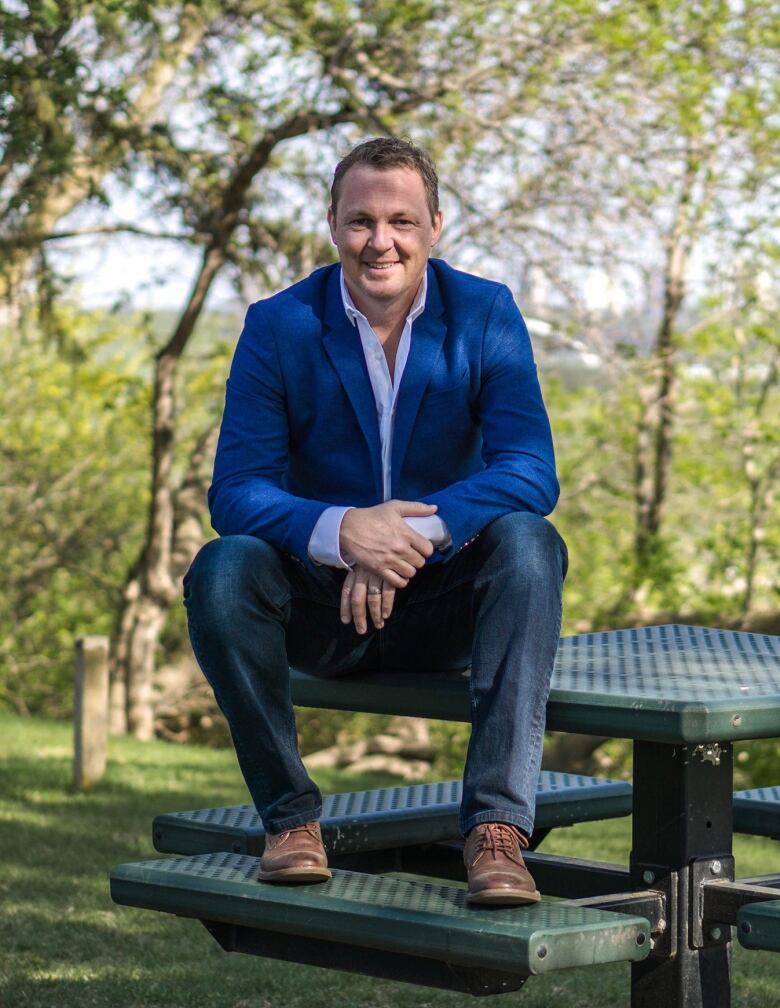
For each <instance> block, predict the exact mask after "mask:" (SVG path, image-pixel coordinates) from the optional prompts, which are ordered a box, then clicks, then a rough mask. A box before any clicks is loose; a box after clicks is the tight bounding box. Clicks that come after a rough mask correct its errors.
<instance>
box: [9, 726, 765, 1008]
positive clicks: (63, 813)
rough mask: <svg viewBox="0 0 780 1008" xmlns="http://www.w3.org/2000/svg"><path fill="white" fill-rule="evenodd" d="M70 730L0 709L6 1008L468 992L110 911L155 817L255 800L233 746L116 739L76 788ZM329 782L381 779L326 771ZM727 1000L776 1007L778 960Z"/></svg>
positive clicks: (570, 845) (508, 1002)
mask: <svg viewBox="0 0 780 1008" xmlns="http://www.w3.org/2000/svg"><path fill="white" fill-rule="evenodd" d="M71 752H72V750H71V733H70V729H69V727H68V725H65V724H58V723H51V722H45V721H37V720H21V719H19V718H16V717H13V716H10V715H3V714H0V1005H1V1006H2V1008H22V1006H31V1008H93V1006H95V1008H157V1006H163V1005H165V1006H176V1008H179V1006H180V1008H200V1006H208V1008H277V1006H278V1008H282V1006H284V1008H326V1006H327V1008H330V1006H332V1005H339V1006H345V1008H352V1006H355V1008H358V1006H360V1008H362V1006H365V1005H371V1006H376V1008H384V1006H387V1008H391V1006H392V1008H412V1006H414V1008H442V1006H445V1005H455V1004H462V1005H464V1006H465V1005H468V1004H472V1003H473V1000H472V998H471V997H470V996H469V995H464V994H451V993H447V992H442V991H436V990H429V989H427V988H422V987H414V986H410V985H407V984H401V983H393V982H389V981H383V980H374V979H371V978H366V977H358V976H352V975H348V974H345V973H338V972H335V971H326V970H321V969H317V968H315V967H309V966H299V965H294V964H289V963H280V962H273V961H268V960H263V959H259V958H256V957H253V956H242V955H235V954H233V955H230V954H227V953H225V952H222V951H221V949H220V948H219V947H218V946H217V945H216V943H215V942H214V941H213V939H211V938H210V937H209V935H208V934H207V932H206V931H205V929H204V928H203V927H202V926H201V925H200V924H199V923H197V922H196V921H191V920H183V919H180V918H176V917H172V916H168V915H165V914H158V913H152V912H148V911H142V910H134V909H131V908H127V907H119V906H115V905H114V904H113V903H112V902H111V899H110V898H109V895H108V872H109V870H110V868H111V866H112V865H114V864H117V863H120V862H123V861H133V860H141V859H144V858H148V857H152V856H154V851H153V848H152V845H151V839H150V832H151V831H150V826H151V821H152V819H153V817H154V815H155V814H156V813H158V812H163V811H173V810H176V809H186V808H198V807H201V808H202V807H205V806H210V805H221V804H227V803H233V802H240V801H246V800H247V799H246V794H245V790H244V787H243V783H242V781H241V778H240V776H239V773H238V770H237V767H236V764H235V760H234V757H233V755H232V753H229V752H221V751H215V750H212V749H205V748H198V747H195V746H187V747H184V746H175V745H168V744H165V743H161V742H155V743H151V744H142V743H138V742H135V741H134V740H131V739H115V740H113V741H112V743H111V752H110V765H109V771H108V773H107V775H106V777H105V779H104V781H103V782H102V783H101V784H100V785H99V786H98V787H97V788H96V789H95V790H94V791H93V792H92V793H91V794H88V795H81V794H73V793H72V792H71V790H70V778H71ZM317 781H318V783H319V784H320V786H321V787H322V789H323V790H326V791H333V790H354V789H358V788H362V787H365V786H369V787H373V786H379V785H381V784H385V783H389V782H390V781H389V780H388V779H387V778H384V779H382V778H379V777H372V778H367V777H360V778H355V777H349V776H347V775H345V774H343V773H334V772H330V773H319V774H317ZM735 846H736V856H737V864H738V869H739V874H742V875H750V874H758V873H760V872H765V871H778V872H780V852H779V851H778V845H777V844H776V843H774V842H772V841H768V840H761V839H757V838H748V837H740V838H737V841H736V845H735ZM628 847H629V826H628V822H627V821H626V820H621V821H616V822H609V823H591V824H583V825H581V826H577V827H575V828H573V829H569V830H559V831H557V833H554V834H552V835H551V836H550V837H549V838H548V840H547V841H546V843H545V845H544V848H543V849H544V850H545V851H551V852H558V853H563V854H570V855H574V856H582V857H592V858H593V857H595V858H598V859H601V860H613V861H620V862H624V863H625V861H626V860H627V856H628ZM733 972H734V995H733V1006H734V1008H780V957H775V956H773V955H772V954H770V953H761V952H745V951H743V950H742V949H741V948H739V947H736V948H735V952H734V970H733ZM628 973H629V968H628V966H624V965H618V966H613V967H595V968H592V969H578V970H569V971H565V972H561V973H557V974H552V975H550V976H548V977H543V978H532V979H531V980H529V982H528V984H527V985H526V987H525V989H524V990H523V991H520V992H518V993H515V994H507V995H502V997H501V998H500V999H499V1000H498V1001H496V1002H495V1003H496V1004H500V1005H502V1006H506V1008H511V1006H512V1005H517V1006H518V1008H521V1006H522V1008H547V1006H549V1005H552V1004H565V1005H566V1006H567V1008H605V1006H612V1005H615V1006H618V1005H622V1006H628V1004H629V995H628Z"/></svg>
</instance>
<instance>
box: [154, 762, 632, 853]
mask: <svg viewBox="0 0 780 1008" xmlns="http://www.w3.org/2000/svg"><path fill="white" fill-rule="evenodd" d="M461 792H462V784H461V782H460V781H459V780H454V781H445V782H443V783H438V784H435V783H432V784H412V785H408V786H405V787H390V788H377V789H374V790H370V791H351V792H346V793H344V794H332V795H324V796H323V815H322V818H321V820H320V825H321V827H322V834H323V840H324V842H325V846H326V847H327V850H328V853H329V854H334V855H335V854H348V853H353V852H357V851H370V850H380V849H383V848H390V847H404V846H411V845H414V844H423V843H434V842H436V841H442V840H451V839H457V838H458V837H459V836H460V833H459V830H458V808H459V806H460V799H461ZM536 808H537V814H536V830H535V833H534V836H533V838H532V844H531V846H532V847H534V848H535V847H536V846H538V844H539V843H540V842H541V840H542V839H543V838H544V836H545V835H546V834H547V833H548V832H549V830H551V829H553V828H555V827H558V826H571V825H572V824H574V823H578V822H586V821H590V820H594V819H611V818H615V817H617V816H626V815H629V814H630V813H631V785H630V784H629V783H627V782H626V781H615V780H604V779H600V778H597V777H584V776H581V775H579V774H566V773H551V772H549V771H543V772H542V774H541V776H540V779H539V784H538V787H537V793H536ZM152 836H153V841H154V846H155V849H156V850H158V851H161V852H163V853H169V854H205V853H211V852H214V851H230V852H232V853H235V854H252V855H257V856H259V855H260V854H262V852H263V845H264V830H263V826H262V823H261V821H260V819H259V818H258V815H257V812H256V811H255V809H254V806H252V805H234V806H228V807H223V808H213V809H198V810H196V811H192V812H168V813H164V814H162V815H159V816H157V817H156V818H155V820H154V825H153V828H152Z"/></svg>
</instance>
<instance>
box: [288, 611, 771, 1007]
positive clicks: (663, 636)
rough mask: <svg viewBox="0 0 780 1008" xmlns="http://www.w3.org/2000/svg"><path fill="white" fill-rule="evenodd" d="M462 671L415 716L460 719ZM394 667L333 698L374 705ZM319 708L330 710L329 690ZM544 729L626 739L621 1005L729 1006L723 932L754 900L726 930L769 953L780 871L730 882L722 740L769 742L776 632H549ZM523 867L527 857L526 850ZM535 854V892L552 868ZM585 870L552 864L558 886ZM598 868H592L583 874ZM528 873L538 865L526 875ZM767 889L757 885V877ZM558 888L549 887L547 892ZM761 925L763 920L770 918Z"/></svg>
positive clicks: (305, 694) (727, 744)
mask: <svg viewBox="0 0 780 1008" xmlns="http://www.w3.org/2000/svg"><path fill="white" fill-rule="evenodd" d="M467 675H468V673H467V672H465V671H464V672H463V673H461V676H460V678H461V679H462V680H463V682H459V681H458V678H459V677H457V676H455V677H453V676H443V677H441V678H440V681H438V682H436V681H435V678H434V677H430V678H429V679H428V680H427V683H426V686H427V689H426V691H425V695H424V696H421V695H420V694H419V693H418V695H417V696H416V697H415V701H414V707H415V710H414V711H411V710H408V711H405V712H404V713H416V714H419V715H422V716H426V717H432V718H447V719H451V720H461V721H468V720H469V709H468V703H469V697H468V690H467V689H466V688H464V684H465V682H466V681H467ZM400 682H402V673H396V674H393V673H385V674H380V675H379V676H377V677H372V678H371V680H368V679H366V680H363V681H361V682H360V683H357V682H354V681H349V680H345V681H344V683H343V692H341V691H340V694H339V698H338V701H339V702H338V706H341V702H342V701H343V705H344V707H345V708H348V709H351V704H352V703H353V702H355V701H356V700H357V697H356V696H350V695H349V694H350V693H351V691H352V690H359V691H360V693H361V697H362V702H361V709H362V710H375V711H382V710H385V709H387V707H388V704H389V703H390V697H391V696H392V694H393V690H394V688H395V687H397V686H398V685H399V683H400ZM321 689H322V683H319V682H318V681H317V680H313V679H311V678H310V677H306V678H304V677H300V676H299V677H298V681H297V683H296V687H295V695H296V702H297V703H301V704H306V705H308V704H312V705H315V706H316V705H318V702H319V700H322V699H324V697H322V696H319V697H318V695H317V694H318V691H319V690H321ZM328 705H329V706H331V707H332V706H336V702H335V699H334V698H333V697H331V699H330V700H329V701H328ZM547 727H548V729H550V730H556V731H566V732H581V733H592V734H599V735H607V736H612V737H620V738H630V739H633V740H634V780H633V788H634V794H633V817H632V841H633V842H632V851H631V859H630V864H629V868H628V872H627V876H626V882H627V884H628V885H627V889H628V890H629V891H641V890H644V891H646V893H658V894H659V897H658V898H657V899H656V900H655V904H654V905H655V907H656V910H655V911H653V916H652V918H651V925H652V927H653V928H654V931H653V941H652V949H651V952H650V955H649V956H648V957H647V958H646V959H644V960H642V961H641V962H635V963H633V965H632V981H631V990H632V1006H633V1008H658V1006H659V1005H664V1006H667V1008H678V1006H679V1008H726V1006H727V1005H729V1004H730V975H729V963H730V956H729V944H730V940H731V926H732V925H736V924H737V923H738V921H737V915H738V913H740V923H741V924H747V923H748V916H749V915H748V912H747V911H746V910H742V908H743V907H745V906H746V905H747V904H750V903H753V904H757V903H763V902H765V901H766V902H765V905H764V906H763V907H762V908H761V915H760V920H761V922H762V923H764V928H765V932H766V933H767V935H768V936H769V937H768V938H767V939H766V941H765V942H764V943H763V944H762V945H757V943H756V937H755V936H756V930H757V929H756V928H755V927H751V930H749V931H748V930H745V929H744V928H743V927H740V928H739V929H738V935H739V938H740V940H741V941H742V943H743V944H744V945H745V946H746V947H753V948H755V947H763V948H772V949H775V950H780V937H779V936H780V912H779V911H778V907H780V904H777V903H775V905H774V906H772V905H771V902H770V901H772V900H775V901H777V898H778V895H780V892H779V891H778V890H780V877H778V878H776V879H774V878H762V879H761V882H762V884H761V885H756V884H755V883H754V882H753V881H748V880H745V881H743V882H740V883H734V882H733V879H734V859H733V856H732V828H733V825H732V789H733V783H732V779H733V743H734V742H735V741H737V740H743V739H756V738H766V737H775V736H780V638H777V637H774V636H769V635H765V634H752V633H741V632H736V631H728V630H718V629H710V628H705V627H693V626H681V625H667V626H657V627H642V628H637V629H627V630H613V631H605V632H603V633H591V634H578V635H576V636H573V637H565V638H562V640H561V642H560V646H559V649H558V655H557V658H556V663H555V671H554V674H553V680H552V688H551V691H550V698H549V702H548V707H547ZM528 860H529V862H531V863H532V864H533V862H534V860H535V858H534V855H532V854H531V855H529V859H528ZM546 862H547V859H545V865H544V869H543V870H544V875H545V880H546V882H547V886H546V888H545V889H543V891H546V892H549V891H550V886H551V885H552V878H551V876H552V875H554V874H555V868H554V866H552V867H551V866H550V865H549V864H548V863H546ZM590 870H591V869H589V867H588V866H587V865H586V864H584V863H582V864H581V865H579V866H576V867H575V866H571V865H566V866H564V867H563V868H562V869H561V872H562V874H563V875H564V877H565V878H566V881H567V883H568V885H569V886H571V885H572V884H573V882H574V879H573V875H575V874H579V872H580V871H581V872H582V873H583V876H584V878H583V880H582V881H581V884H582V885H585V886H587V876H588V874H589V871H590ZM602 870H603V868H602V867H593V869H592V872H593V877H594V878H595V877H596V876H597V875H598V874H599V873H600V872H601V871H602ZM537 874H538V872H537ZM770 882H771V883H772V884H771V885H770V884H769V883H770ZM566 887H567V886H566V883H564V884H563V885H558V886H556V889H557V890H558V893H559V894H563V893H564V892H565V891H566ZM653 899H654V897H650V896H648V895H646V894H645V895H643V894H642V893H641V892H638V894H637V896H636V899H635V900H633V901H632V900H631V899H623V900H622V901H620V900H617V899H614V900H613V899H612V898H611V896H610V895H609V894H606V895H603V896H598V897H595V898H592V899H589V898H587V897H586V898H585V900H584V901H583V900H580V901H579V905H580V906H585V905H587V906H591V907H600V908H603V909H606V908H610V909H617V908H618V906H617V904H618V903H620V904H621V906H620V907H619V909H623V910H625V911H626V912H633V913H636V912H640V914H641V912H642V909H643V907H644V908H645V909H650V904H649V903H648V900H649V901H650V902H653ZM770 921H774V925H775V926H774V927H772V926H770Z"/></svg>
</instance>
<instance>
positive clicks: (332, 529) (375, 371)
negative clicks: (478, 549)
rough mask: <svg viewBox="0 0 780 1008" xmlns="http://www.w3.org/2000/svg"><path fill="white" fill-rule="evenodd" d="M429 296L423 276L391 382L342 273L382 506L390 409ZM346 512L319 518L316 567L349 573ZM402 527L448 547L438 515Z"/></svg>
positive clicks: (312, 545) (313, 550) (313, 545)
mask: <svg viewBox="0 0 780 1008" xmlns="http://www.w3.org/2000/svg"><path fill="white" fill-rule="evenodd" d="M427 293H428V278H427V275H426V274H425V273H423V279H422V283H421V284H420V289H419V291H418V293H417V297H416V298H415V299H414V302H413V304H412V307H411V308H410V310H409V314H408V315H407V316H406V322H405V323H404V328H403V332H402V333H401V341H400V343H399V344H398V352H397V353H396V358H395V371H394V375H393V378H391V377H390V369H389V367H388V366H387V358H386V356H385V351H384V349H383V348H382V344H381V343H380V342H379V337H378V336H377V334H376V333H375V332H374V330H373V329H372V328H371V325H370V323H369V321H368V319H367V318H366V316H365V315H364V314H363V313H362V312H361V311H359V310H358V309H357V308H356V307H355V305H354V303H353V301H352V298H351V297H350V295H349V291H348V290H347V285H346V284H345V283H344V271H343V270H342V271H341V299H342V301H343V303H344V311H345V312H346V315H347V318H348V319H349V321H350V322H351V323H352V325H356V326H357V329H358V332H359V333H360V342H361V343H362V345H363V354H364V355H365V358H366V367H367V368H368V377H369V378H370V380H371V388H372V389H373V392H374V400H375V402H376V413H377V419H378V420H379V440H380V443H381V446H382V484H383V487H382V492H383V500H390V488H391V485H392V484H391V459H392V452H393V428H394V426H395V405H396V400H397V398H398V389H399V387H400V385H401V378H402V377H403V373H404V368H405V367H406V362H407V360H408V358H409V348H410V346H411V342H412V323H413V322H414V320H415V319H416V318H417V317H418V316H419V315H421V314H422V313H423V311H424V310H425V298H426V295H427ZM350 510H351V508H350V507H339V506H334V507H329V508H326V510H325V511H323V512H322V514H321V515H320V517H319V520H318V521H317V524H316V525H315V526H314V529H313V531H312V534H311V538H310V539H309V556H310V557H311V558H312V560H314V561H315V563H320V564H327V565H328V566H330V567H350V566H351V565H352V562H353V561H351V558H350V557H349V556H347V557H344V556H342V554H341V551H340V549H339V534H340V532H341V522H342V519H343V518H344V515H345V514H346V513H347V511H350ZM404 521H405V522H406V523H407V524H408V525H410V526H411V527H412V528H413V529H414V530H415V532H419V533H420V534H421V535H424V536H425V537H426V539H430V541H431V542H432V543H433V545H434V546H448V545H449V543H450V542H451V537H450V533H449V530H448V528H447V526H446V525H445V523H444V522H443V521H442V519H441V518H440V517H439V516H438V515H429V516H427V517H408V518H404Z"/></svg>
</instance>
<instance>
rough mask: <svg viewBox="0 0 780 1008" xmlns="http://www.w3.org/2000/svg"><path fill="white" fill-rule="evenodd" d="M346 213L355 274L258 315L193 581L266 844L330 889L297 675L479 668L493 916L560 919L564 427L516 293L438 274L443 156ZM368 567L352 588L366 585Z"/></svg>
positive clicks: (392, 170) (192, 596)
mask: <svg viewBox="0 0 780 1008" xmlns="http://www.w3.org/2000/svg"><path fill="white" fill-rule="evenodd" d="M331 200H332V202H331V207H330V209H329V211H328V221H329V224H330V230H331V235H332V238H333V242H334V243H335V245H336V248H337V250H338V254H339V259H340V263H339V264H336V265H331V266H326V267H324V268H323V269H319V270H317V271H315V272H314V273H313V274H312V275H311V276H309V277H308V278H307V279H305V280H303V281H301V282H300V283H297V284H295V285H294V286H292V287H290V288H288V289H287V290H284V291H281V292H280V293H278V294H276V295H274V296H273V297H271V298H267V299H266V300H264V301H260V302H258V303H256V304H254V305H252V306H251V307H250V309H249V311H248V313H247V317H246V322H245V326H244V330H243V332H242V335H241V338H240V340H239V342H238V346H237V348H236V352H235V357H234V360H233V364H232V367H231V371H230V376H229V378H228V382H227V396H226V403H225V414H224V418H223V422H222V430H221V434H220V440H219V445H218V448H217V456H216V462H215V468H214V480H213V483H212V486H211V489H210V491H209V502H210V507H211V515H212V522H213V525H214V528H215V529H216V531H217V532H218V533H219V534H220V536H221V538H219V539H216V540H214V541H212V542H210V543H208V544H207V545H206V546H205V547H204V548H203V549H202V550H201V552H200V553H199V554H198V556H197V557H196V559H195V561H194V563H193V565H192V567H191V568H190V570H189V572H188V574H187V577H186V578H185V604H186V605H187V608H188V614H189V627H190V637H191V640H192V646H193V650H194V652H195V655H196V657H197V659H198V661H199V663H200V665H201V667H202V668H203V671H204V673H205V675H206V677H207V678H208V680H209V682H210V683H211V685H212V687H213V689H214V693H215V696H216V699H217V701H218V703H219V705H220V707H221V709H222V711H223V712H224V714H225V716H226V717H227V720H228V723H229V725H230V729H231V732H232V736H233V740H234V743H235V747H236V753H237V756H238V760H239V764H240V766H241V770H242V772H243V774H244V778H245V780H246V783H247V786H248V788H249V791H250V794H251V796H252V799H253V800H254V803H255V805H256V807H257V811H258V813H259V815H260V816H261V818H262V820H263V823H264V825H265V829H266V846H265V852H264V854H263V857H262V859H261V863H260V872H259V878H260V879H261V880H263V881H279V880H283V881H319V880H323V879H327V878H329V877H330V871H329V869H328V867H327V855H326V852H325V850H324V848H323V845H322V839H321V834H320V829H319V822H318V820H319V816H320V814H321V795H320V792H319V790H318V789H317V787H316V785H315V784H314V783H313V781H312V780H311V779H310V777H309V776H308V774H307V773H306V770H305V768H304V766H303V764H302V762H301V759H300V755H299V753H298V747H297V740H296V731H295V720H294V715H293V709H292V705H291V701H290V688H289V672H288V669H289V665H290V664H292V665H295V666H297V667H300V668H303V669H305V670H307V671H309V672H313V673H315V674H317V675H323V676H330V675H334V676H335V675H345V674H348V673H350V672H353V671H357V670H364V669H378V668H382V667H386V668H393V669H399V668H401V669H408V670H409V671H410V673H411V672H413V671H414V670H415V669H431V668H444V667H453V668H457V667H460V668H463V667H465V666H466V665H468V664H469V663H470V664H471V678H470V690H471V698H472V733H471V739H470V742H469V748H468V754H467V758H466V765H465V771H464V780H463V801H462V805H461V814H460V828H461V830H462V831H463V833H464V834H465V835H466V836H467V841H466V846H465V851H464V858H465V861H466V867H467V873H468V879H469V894H468V900H469V902H470V903H476V904H480V903H499V904H505V903H528V902H534V901H536V900H538V899H539V893H538V892H537V890H536V886H535V884H534V882H533V879H532V878H531V876H530V874H529V873H528V871H527V869H526V868H525V865H524V863H523V857H522V853H521V852H522V850H523V849H524V848H526V847H527V845H528V837H529V836H530V834H531V832H532V830H533V815H534V798H535V789H536V782H537V777H538V773H539V764H540V758H541V748H542V742H543V732H544V718H545V708H546V701H547V694H548V689H549V677H550V673H551V670H552V665H553V660H554V656H555V651H556V647H557V642H558V633H559V630H560V617H561V588H562V582H563V578H564V576H565V571H566V548H565V546H564V544H563V542H562V540H561V539H560V537H559V535H558V533H557V532H556V531H555V529H554V528H553V526H552V525H551V524H550V523H549V522H547V521H546V520H545V518H544V517H543V516H544V515H546V514H548V513H549V512H550V511H551V510H552V508H553V507H554V506H555V502H556V500H557V496H558V484H557V481H556V477H555V466H554V458H553V448H552V441H551V436H550V428H549V423H548V420H547V416H546V413H545V409H544V405H543V402H542V398H541V394H540V391H539V385H538V382H537V378H536V368H535V365H534V360H533V354H532V351H531V346H530V343H529V340H528V334H527V331H526V328H525V325H524V323H523V321H522V318H521V316H520V313H519V311H518V310H517V307H516V306H515V304H514V301H513V299H512V296H511V294H510V293H509V291H508V289H507V288H506V287H504V286H503V285H501V284H497V283H493V282H490V281H487V280H482V279H479V278H477V277H474V276H470V275H468V274H466V273H460V272H458V271H456V270H453V269H452V268H451V267H449V266H448V265H447V264H446V263H445V262H443V261H442V260H437V259H429V256H430V253H431V249H432V248H433V246H434V245H435V244H436V242H437V240H438V238H439V235H440V234H441V230H442V214H441V211H440V209H439V204H438V186H437V178H436V173H435V170H434V168H433V165H432V164H431V162H430V159H429V158H428V156H427V155H426V154H425V153H424V152H423V151H421V150H419V149H418V148H416V147H414V146H412V145H411V144H409V143H407V142H405V141H401V140H397V139H392V138H390V139H376V140H371V141H368V142H367V143H364V144H361V145H360V146H358V147H356V148H355V149H354V150H353V151H352V152H351V153H350V154H349V155H348V156H347V157H346V158H345V159H344V160H343V161H341V162H340V164H339V165H338V166H337V168H336V172H335V176H334V180H333V187H332V190H331ZM345 570H346V573H345Z"/></svg>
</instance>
